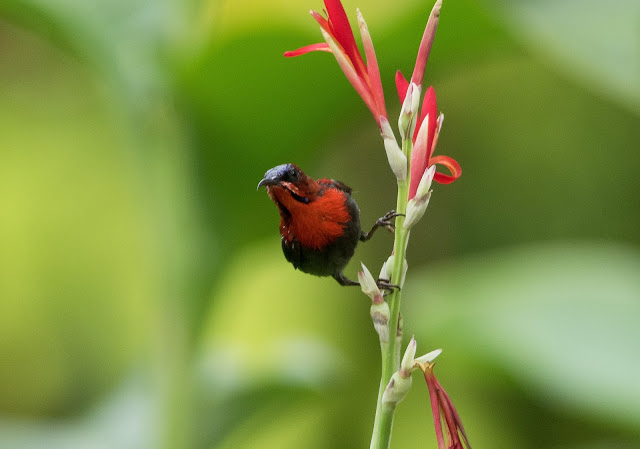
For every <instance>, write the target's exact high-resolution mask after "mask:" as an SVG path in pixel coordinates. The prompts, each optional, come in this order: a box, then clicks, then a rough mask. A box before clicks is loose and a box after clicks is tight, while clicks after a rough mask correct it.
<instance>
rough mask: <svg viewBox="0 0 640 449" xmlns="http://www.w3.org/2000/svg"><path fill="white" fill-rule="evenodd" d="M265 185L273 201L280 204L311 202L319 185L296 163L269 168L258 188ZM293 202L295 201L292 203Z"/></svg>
mask: <svg viewBox="0 0 640 449" xmlns="http://www.w3.org/2000/svg"><path fill="white" fill-rule="evenodd" d="M262 186H265V187H266V188H267V192H268V193H269V196H270V197H271V199H273V201H275V202H276V204H278V205H279V206H282V205H284V206H285V207H286V206H287V205H289V204H295V203H302V204H309V202H311V201H313V200H314V199H315V196H316V191H317V186H316V183H315V182H314V180H313V179H311V178H309V177H308V176H307V175H305V174H304V172H303V171H302V170H300V168H298V166H297V165H295V164H282V165H278V166H276V167H273V168H272V169H271V170H267V172H266V173H265V174H264V177H263V178H262V180H261V181H260V182H259V183H258V188H260V187H262ZM292 202H293V203H292Z"/></svg>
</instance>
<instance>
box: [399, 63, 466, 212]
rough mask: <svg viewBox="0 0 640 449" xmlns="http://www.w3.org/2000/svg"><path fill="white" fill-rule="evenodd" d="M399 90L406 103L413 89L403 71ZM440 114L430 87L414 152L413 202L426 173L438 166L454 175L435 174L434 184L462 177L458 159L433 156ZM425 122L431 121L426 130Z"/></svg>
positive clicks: (420, 116)
mask: <svg viewBox="0 0 640 449" xmlns="http://www.w3.org/2000/svg"><path fill="white" fill-rule="evenodd" d="M396 88H397V90H398V96H399V97H400V101H401V102H403V101H404V97H405V96H406V94H407V89H408V88H409V82H408V81H407V80H406V79H405V78H404V76H402V73H400V71H399V70H398V72H397V73H396ZM437 114H438V106H437V103H436V91H435V89H434V88H433V87H432V86H429V88H428V89H427V91H426V92H425V94H424V100H423V101H422V109H421V111H420V113H419V114H418V119H417V122H416V130H415V132H414V134H413V144H414V148H413V152H412V153H411V184H410V186H409V199H411V198H413V197H414V196H415V194H416V190H417V188H418V184H420V179H422V175H423V174H424V172H425V171H426V170H427V169H428V168H429V167H431V166H432V165H434V164H439V165H444V166H445V167H446V168H447V169H449V171H450V172H451V175H447V174H445V173H440V172H436V173H435V175H434V177H433V180H434V181H435V182H438V183H440V184H451V183H452V182H453V181H455V180H456V179H458V178H459V177H460V175H461V174H462V168H460V164H458V162H456V160H455V159H453V158H451V157H449V156H435V157H434V156H433V151H434V150H435V147H436V144H437V142H438V135H439V134H440V127H441V126H442V120H443V119H444V116H443V115H442V114H440V116H437ZM425 119H427V120H428V121H427V122H426V124H425V127H423V126H422V125H423V122H424V120H425Z"/></svg>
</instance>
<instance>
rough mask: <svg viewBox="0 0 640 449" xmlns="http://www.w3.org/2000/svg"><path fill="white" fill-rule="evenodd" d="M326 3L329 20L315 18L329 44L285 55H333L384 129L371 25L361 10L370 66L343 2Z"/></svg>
mask: <svg viewBox="0 0 640 449" xmlns="http://www.w3.org/2000/svg"><path fill="white" fill-rule="evenodd" d="M324 4H325V6H326V8H327V18H324V17H323V16H322V15H321V14H320V13H318V12H316V11H311V15H312V16H313V18H314V19H316V21H317V22H318V23H319V24H320V27H321V30H322V34H323V35H324V38H325V40H326V41H327V42H326V43H320V44H312V45H307V46H306V47H302V48H299V49H297V50H294V51H287V52H285V54H284V56H287V57H292V56H299V55H303V54H306V53H309V52H311V51H326V52H330V53H333V55H334V56H335V58H336V60H337V61H338V64H339V65H340V68H341V69H342V71H343V72H344V74H345V75H346V77H347V79H348V80H349V82H350V83H351V85H352V86H353V87H354V88H355V90H356V92H358V94H359V95H360V97H362V100H364V102H365V104H366V105H367V107H368V108H369V110H370V111H371V113H372V114H373V117H374V118H375V120H376V122H377V123H378V127H380V117H384V118H387V110H386V108H385V104H384V94H383V92H382V82H381V81H380V71H379V69H378V60H377V59H376V53H375V51H374V49H373V42H372V41H371V36H370V35H369V30H368V28H367V24H366V23H365V21H364V19H363V18H362V14H360V11H358V25H359V27H360V35H361V36H362V44H363V47H364V52H365V55H366V57H367V64H365V62H364V60H363V59H362V55H361V54H360V50H358V46H357V45H356V40H355V38H354V36H353V31H352V30H351V25H349V19H348V18H347V14H346V13H345V11H344V8H343V7H342V3H340V0H324Z"/></svg>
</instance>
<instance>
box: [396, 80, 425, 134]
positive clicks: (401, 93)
mask: <svg viewBox="0 0 640 449" xmlns="http://www.w3.org/2000/svg"><path fill="white" fill-rule="evenodd" d="M396 90H397V91H398V97H400V103H401V104H402V103H404V97H406V96H407V90H409V81H407V80H406V79H405V78H404V76H403V75H402V72H401V71H400V70H398V71H397V72H396ZM418 128H420V127H419V126H416V129H418Z"/></svg>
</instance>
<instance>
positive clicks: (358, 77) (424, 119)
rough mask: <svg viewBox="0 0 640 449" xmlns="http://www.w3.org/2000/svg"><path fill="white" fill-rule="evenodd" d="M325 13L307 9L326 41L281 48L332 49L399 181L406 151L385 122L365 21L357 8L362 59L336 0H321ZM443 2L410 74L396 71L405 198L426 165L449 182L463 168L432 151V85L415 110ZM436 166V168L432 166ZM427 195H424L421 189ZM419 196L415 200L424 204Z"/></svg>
mask: <svg viewBox="0 0 640 449" xmlns="http://www.w3.org/2000/svg"><path fill="white" fill-rule="evenodd" d="M324 4H325V6H326V11H327V17H324V16H323V15H321V14H320V13H318V12H316V11H311V15H312V16H313V18H314V19H315V20H316V21H317V22H318V24H320V30H321V31H322V35H323V37H324V39H325V42H323V43H318V44H312V45H308V46H306V47H302V48H299V49H297V50H294V51H287V52H285V54H284V55H285V56H287V57H293V56H300V55H303V54H306V53H309V52H312V51H324V52H329V53H332V54H333V55H334V56H335V58H336V60H337V62H338V65H339V66H340V68H341V69H342V71H343V72H344V74H345V76H346V77H347V79H348V80H349V82H350V83H351V85H352V86H353V87H354V89H355V90H356V92H357V93H358V94H359V95H360V97H361V98H362V100H363V101H364V103H365V104H366V105H367V107H368V108H369V110H370V111H371V114H372V115H373V117H374V119H375V120H376V123H377V124H378V127H379V128H380V132H381V135H382V138H383V140H384V146H385V150H386V152H387V157H388V159H389V165H390V166H391V169H392V171H393V173H394V174H395V175H396V177H397V178H398V180H405V179H406V178H407V172H408V170H407V158H408V156H409V155H407V154H406V152H404V151H403V150H402V149H400V146H399V145H398V143H397V141H396V138H395V136H394V134H393V130H392V129H391V126H390V125H389V120H388V116H387V110H386V106H385V101H384V93H383V89H382V82H381V79H380V71H379V69H378V60H377V58H376V53H375V51H374V48H373V42H372V40H371V35H370V34H369V29H368V27H367V24H366V22H365V20H364V18H363V17H362V14H361V12H360V10H358V11H357V16H358V26H359V29H360V35H361V37H362V44H363V48H364V53H365V56H366V63H365V60H364V59H363V57H362V54H361V53H360V50H359V49H358V46H357V45H356V41H355V37H354V34H353V31H352V30H351V26H350V25H349V19H348V18H347V14H346V13H345V11H344V8H343V7H342V4H341V3H340V0H324ZM441 6H442V1H441V0H438V1H437V2H436V4H435V6H434V7H433V10H432V11H431V15H430V16H429V20H428V22H427V26H426V28H425V31H424V34H423V36H422V41H421V42H420V48H419V50H418V57H417V59H416V64H415V67H414V70H413V74H412V76H411V80H410V81H407V80H406V79H405V78H404V76H403V75H402V73H401V72H400V71H398V72H397V73H396V89H397V91H398V96H399V98H400V101H401V102H402V103H403V106H402V112H401V114H400V119H399V121H398V125H399V129H400V132H401V134H402V137H403V140H405V139H408V138H411V139H412V143H413V151H411V154H410V158H411V160H410V164H409V167H410V176H411V180H410V186H409V196H408V199H409V200H411V199H412V198H414V197H415V196H416V194H417V193H418V186H419V185H420V183H421V181H422V179H423V177H424V176H425V174H426V172H427V169H428V168H429V167H432V166H436V165H443V166H444V167H446V168H447V169H448V170H449V171H450V172H451V174H450V175H447V174H445V173H440V172H437V171H434V174H433V176H432V177H431V179H432V180H433V181H435V182H437V183H440V184H449V183H452V182H453V181H455V180H456V179H458V178H459V177H460V175H461V173H462V170H461V168H460V165H459V164H458V162H456V161H455V160H454V159H453V158H450V157H448V156H433V152H434V150H435V147H436V143H437V141H438V134H439V133H440V129H441V128H442V122H443V119H444V116H443V115H442V114H440V115H438V113H437V104H436V94H435V90H434V88H433V87H432V86H430V87H429V88H427V90H426V92H425V95H424V99H423V102H422V108H421V110H420V111H418V108H419V103H420V92H421V88H422V80H423V77H424V70H425V67H426V64H427V60H428V58H429V54H430V53H431V47H432V45H433V39H434V37H435V33H436V29H437V27H438V21H439V17H440V8H441ZM434 170H435V169H434ZM425 195H426V194H425ZM425 195H423V196H422V197H421V198H419V202H422V203H425V202H426V203H428V199H427V200H425V199H424V196H425Z"/></svg>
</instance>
